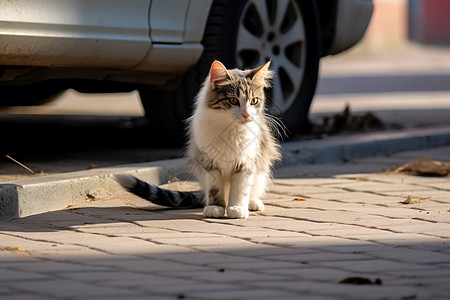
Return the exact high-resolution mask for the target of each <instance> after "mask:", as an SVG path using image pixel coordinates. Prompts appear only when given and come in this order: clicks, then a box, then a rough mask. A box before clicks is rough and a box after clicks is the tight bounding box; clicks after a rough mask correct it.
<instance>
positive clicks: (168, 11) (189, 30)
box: [133, 0, 213, 74]
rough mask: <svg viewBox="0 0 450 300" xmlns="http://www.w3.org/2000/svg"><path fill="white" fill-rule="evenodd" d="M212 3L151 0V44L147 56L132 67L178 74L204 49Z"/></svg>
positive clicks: (192, 0) (194, 61)
mask: <svg viewBox="0 0 450 300" xmlns="http://www.w3.org/2000/svg"><path fill="white" fill-rule="evenodd" d="M212 2H213V1H212V0H191V1H186V0H183V1H180V0H169V1H168V0H152V4H151V12H150V28H151V31H150V32H151V39H152V42H153V44H152V47H151V48H150V49H149V51H148V53H147V55H146V57H145V58H144V59H143V60H142V61H141V62H140V63H139V65H137V66H136V67H135V68H133V69H134V70H139V71H149V72H160V73H166V74H167V73H170V74H173V73H176V74H180V73H183V72H185V71H186V70H187V69H188V68H189V67H191V66H192V65H194V64H195V63H196V62H197V61H198V59H199V58H200V56H201V55H202V52H203V46H202V45H201V41H202V38H203V32H204V30H205V27H206V21H207V18H208V15H209V10H210V8H211V5H212ZM173 7H176V9H173ZM174 20H175V21H174Z"/></svg>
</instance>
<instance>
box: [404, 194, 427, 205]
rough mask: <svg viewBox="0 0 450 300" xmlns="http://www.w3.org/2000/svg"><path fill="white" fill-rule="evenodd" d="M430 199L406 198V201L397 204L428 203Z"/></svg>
mask: <svg viewBox="0 0 450 300" xmlns="http://www.w3.org/2000/svg"><path fill="white" fill-rule="evenodd" d="M430 199H431V197H427V198H416V197H412V196H408V198H406V200H404V201H400V202H399V203H401V204H415V203H422V202H428V201H429V200H430Z"/></svg>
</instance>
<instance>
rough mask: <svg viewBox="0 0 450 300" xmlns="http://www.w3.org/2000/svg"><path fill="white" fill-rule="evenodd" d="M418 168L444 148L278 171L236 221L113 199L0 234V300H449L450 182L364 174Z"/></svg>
mask: <svg viewBox="0 0 450 300" xmlns="http://www.w3.org/2000/svg"><path fill="white" fill-rule="evenodd" d="M419 156H428V157H429V156H432V157H433V158H434V159H438V160H446V161H450V147H441V148H435V149H428V150H423V151H410V152H401V153H398V154H395V155H392V156H390V157H375V158H364V159H357V160H352V161H350V162H348V163H341V164H320V165H301V166H295V167H292V166H291V167H285V168H280V169H278V170H277V172H276V177H277V179H276V180H275V184H274V185H273V187H272V192H271V193H269V194H268V195H267V197H266V200H265V203H266V210H265V211H264V212H262V213H252V214H251V216H250V218H249V219H246V220H231V219H218V220H216V219H204V218H203V217H202V216H201V210H169V209H161V208H160V207H157V206H154V205H151V204H148V203H147V202H145V201H144V200H141V199H138V198H136V197H134V196H132V195H130V194H127V193H125V192H120V193H115V194H113V195H111V196H110V197H108V198H106V199H104V200H99V201H93V202H88V203H84V204H82V205H77V206H73V207H71V208H69V209H67V210H62V211H55V212H48V213H44V214H40V215H35V216H30V217H26V218H23V219H16V220H12V221H9V222H7V223H0V226H1V230H0V298H1V299H2V300H7V299H119V298H120V299H449V295H450V286H449V284H448V281H449V279H450V247H449V242H450V240H449V237H450V224H449V223H450V211H449V209H450V177H449V176H447V177H419V176H412V175H402V174H387V173H376V172H380V171H383V170H386V169H388V168H390V167H395V166H398V165H401V164H403V163H405V162H408V161H410V160H412V159H414V158H417V157H419ZM298 177H300V178H298ZM192 187H195V183H185V182H178V183H173V184H171V186H170V188H186V189H189V188H192ZM408 196H412V197H418V198H428V197H430V198H428V201H426V202H422V203H417V204H409V205H405V204H400V203H399V202H400V201H404V200H405V199H406V198H407V197H408ZM299 197H303V198H306V200H305V201H301V200H299V199H298V198H299ZM295 199H297V200H295ZM348 277H362V278H367V279H368V280H370V281H372V282H375V281H376V280H377V279H379V280H380V281H381V284H371V285H355V284H340V283H339V282H340V281H341V280H343V279H346V278H348ZM359 280H361V279H359Z"/></svg>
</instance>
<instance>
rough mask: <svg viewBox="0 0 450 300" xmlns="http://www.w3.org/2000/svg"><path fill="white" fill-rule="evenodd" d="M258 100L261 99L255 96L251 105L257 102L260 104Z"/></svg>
mask: <svg viewBox="0 0 450 300" xmlns="http://www.w3.org/2000/svg"><path fill="white" fill-rule="evenodd" d="M258 102H259V99H258V98H256V97H255V98H253V99H252V101H250V104H251V105H256V104H258Z"/></svg>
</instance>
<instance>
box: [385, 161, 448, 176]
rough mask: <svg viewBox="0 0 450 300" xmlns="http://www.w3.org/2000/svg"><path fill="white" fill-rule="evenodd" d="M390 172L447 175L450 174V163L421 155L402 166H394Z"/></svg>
mask: <svg viewBox="0 0 450 300" xmlns="http://www.w3.org/2000/svg"><path fill="white" fill-rule="evenodd" d="M388 173H411V174H417V175H421V176H447V175H448V174H450V163H448V162H444V161H438V160H432V159H430V158H426V157H419V158H417V159H415V160H413V161H411V162H409V163H407V164H404V165H402V166H400V167H397V168H393V169H391V170H389V171H388Z"/></svg>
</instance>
